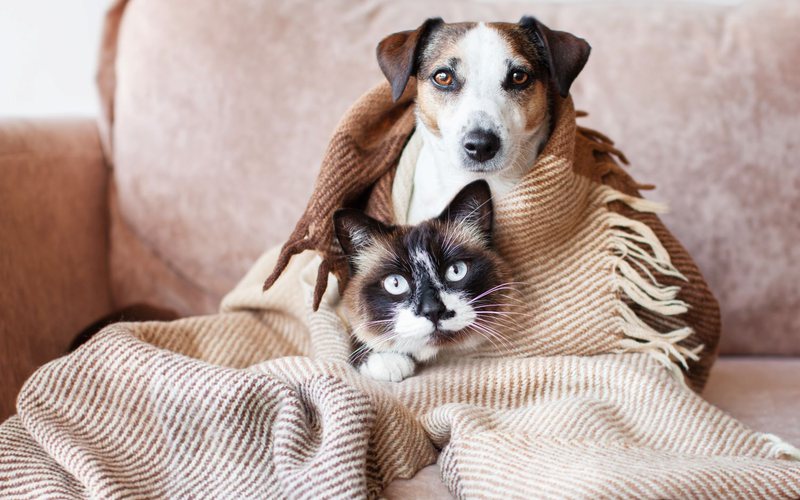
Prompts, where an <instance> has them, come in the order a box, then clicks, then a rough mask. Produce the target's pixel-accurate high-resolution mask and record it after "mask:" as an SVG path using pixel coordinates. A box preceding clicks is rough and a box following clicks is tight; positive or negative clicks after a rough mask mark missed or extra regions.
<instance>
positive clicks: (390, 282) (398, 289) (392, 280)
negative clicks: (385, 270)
mask: <svg viewBox="0 0 800 500" xmlns="http://www.w3.org/2000/svg"><path fill="white" fill-rule="evenodd" d="M383 288H384V289H386V291H387V292H389V293H391V294H392V295H402V294H404V293H406V292H407V291H408V290H409V286H408V280H406V279H405V278H404V277H402V276H401V275H399V274H390V275H389V276H387V277H386V278H384V280H383Z"/></svg>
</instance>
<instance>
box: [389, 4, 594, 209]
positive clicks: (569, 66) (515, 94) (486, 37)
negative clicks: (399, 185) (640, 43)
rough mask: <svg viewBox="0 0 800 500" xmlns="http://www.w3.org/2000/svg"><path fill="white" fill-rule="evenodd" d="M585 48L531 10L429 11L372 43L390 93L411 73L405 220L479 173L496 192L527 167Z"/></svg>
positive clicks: (440, 203)
mask: <svg viewBox="0 0 800 500" xmlns="http://www.w3.org/2000/svg"><path fill="white" fill-rule="evenodd" d="M589 52H590V47H589V44H588V43H586V41H585V40H583V39H581V38H578V37H576V36H574V35H572V34H570V33H566V32H563V31H555V30H551V29H549V28H548V27H547V26H545V25H544V24H542V23H540V22H539V21H537V20H536V19H534V18H532V17H523V18H522V19H521V20H520V22H519V23H517V24H513V23H456V24H447V23H444V22H443V21H442V20H441V19H439V18H436V19H428V20H427V21H425V22H424V23H423V24H422V25H421V26H420V27H419V28H417V29H416V30H413V31H403V32H399V33H394V34H392V35H389V36H388V37H386V38H384V39H383V40H382V41H381V42H380V44H378V48H377V56H378V63H379V64H380V67H381V70H382V71H383V73H384V75H386V78H387V79H388V80H389V83H390V84H391V86H392V95H393V97H394V99H395V100H397V99H398V98H399V97H400V96H401V95H402V94H403V92H404V90H405V88H406V85H407V83H408V80H409V78H411V77H412V76H413V77H415V78H416V79H417V97H416V114H417V132H418V133H420V134H421V135H422V138H423V146H422V149H421V151H420V154H419V157H418V159H417V164H416V170H415V173H414V188H413V193H412V197H411V205H410V208H409V213H408V221H407V222H408V223H409V224H416V223H418V222H421V221H423V220H425V219H429V218H431V217H435V216H436V215H437V214H439V213H440V212H441V211H442V209H443V208H444V207H445V206H446V205H447V203H448V202H449V201H450V200H451V199H452V198H453V197H454V196H455V194H456V193H458V192H459V191H460V190H461V188H463V187H464V186H466V185H467V184H469V183H471V182H473V181H475V180H478V179H485V180H486V181H487V182H488V183H489V186H490V188H491V191H492V195H493V196H494V197H502V196H503V195H504V194H506V193H508V192H509V191H510V190H511V189H512V188H513V187H514V185H516V184H517V182H519V180H520V179H521V178H522V177H523V176H524V175H525V174H526V173H527V171H528V170H529V169H530V168H531V166H532V165H533V163H534V161H535V160H536V157H537V156H538V155H539V153H540V151H541V149H542V147H543V146H544V144H545V143H546V142H547V140H548V138H549V136H550V132H551V130H552V127H553V121H554V116H555V108H556V106H557V103H558V99H559V97H561V98H563V97H566V96H567V95H568V94H569V89H570V86H571V85H572V82H573V81H574V80H575V78H576V77H577V76H578V74H579V73H580V72H581V70H582V69H583V66H584V65H585V64H586V60H587V59H588V58H589Z"/></svg>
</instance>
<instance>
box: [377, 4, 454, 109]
mask: <svg viewBox="0 0 800 500" xmlns="http://www.w3.org/2000/svg"><path fill="white" fill-rule="evenodd" d="M442 23H444V21H442V18H440V17H435V18H430V19H428V20H426V21H425V22H424V23H422V26H420V27H419V28H417V29H416V30H413V31H401V32H399V33H394V34H392V35H389V36H387V37H386V38H384V39H383V40H381V42H380V43H379V44H378V48H377V49H376V51H375V52H376V53H377V55H378V65H379V66H380V67H381V71H383V74H384V75H386V79H387V80H389V83H390V84H391V85H392V99H394V100H395V101H396V100H398V99H400V96H401V95H403V91H405V89H406V85H407V84H408V79H409V78H410V77H411V75H414V74H416V72H417V61H418V59H419V55H420V53H421V52H422V49H423V48H424V47H425V43H426V42H427V40H428V37H429V36H430V34H431V32H433V30H434V29H435V28H436V27H437V26H439V25H441V24H442Z"/></svg>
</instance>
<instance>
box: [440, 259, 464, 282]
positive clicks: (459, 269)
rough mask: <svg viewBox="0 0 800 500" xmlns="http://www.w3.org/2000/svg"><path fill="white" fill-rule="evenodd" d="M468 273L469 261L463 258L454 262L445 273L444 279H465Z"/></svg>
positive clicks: (452, 280)
mask: <svg viewBox="0 0 800 500" xmlns="http://www.w3.org/2000/svg"><path fill="white" fill-rule="evenodd" d="M466 275H467V263H466V262H464V261H463V260H459V261H457V262H453V263H452V264H450V266H449V267H448V268H447V271H446V272H445V273H444V279H446V280H447V281H450V282H452V283H455V282H457V281H461V280H462V279H464V276H466Z"/></svg>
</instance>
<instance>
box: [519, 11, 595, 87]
mask: <svg viewBox="0 0 800 500" xmlns="http://www.w3.org/2000/svg"><path fill="white" fill-rule="evenodd" d="M519 25H520V26H521V27H522V28H523V29H524V30H525V31H526V32H527V33H528V36H530V37H531V38H532V39H533V40H534V43H537V42H538V43H537V44H539V45H543V46H544V50H545V52H546V55H547V57H548V58H549V61H548V62H549V63H550V77H551V78H552V79H553V81H554V82H555V84H556V88H557V89H558V93H559V94H560V95H561V97H567V95H569V88H570V86H572V82H573V81H575V78H577V76H578V74H579V73H580V72H581V70H582V69H583V67H584V65H586V61H587V60H588V59H589V52H591V50H592V47H591V46H589V44H588V43H587V42H586V40H584V39H583V38H578V37H577V36H575V35H573V34H572V33H567V32H566V31H556V30H551V29H550V28H548V27H547V26H545V25H544V24H542V23H540V22H539V21H538V20H537V19H536V18H535V17H530V16H524V17H523V18H522V19H520V20H519Z"/></svg>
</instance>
